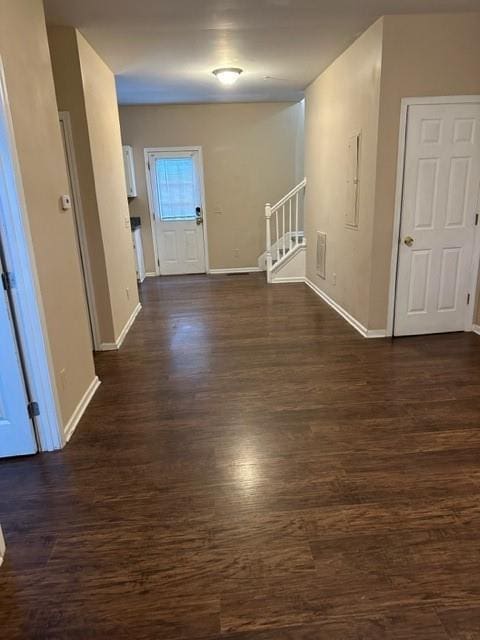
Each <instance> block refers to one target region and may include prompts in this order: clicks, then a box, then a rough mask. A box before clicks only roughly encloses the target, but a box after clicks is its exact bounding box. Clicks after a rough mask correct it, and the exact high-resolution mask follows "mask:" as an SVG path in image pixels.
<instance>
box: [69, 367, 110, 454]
mask: <svg viewBox="0 0 480 640" xmlns="http://www.w3.org/2000/svg"><path fill="white" fill-rule="evenodd" d="M100 384H101V383H100V380H99V379H98V376H95V378H94V379H93V380H92V382H91V383H90V385H89V387H88V389H87V390H86V391H85V393H84V395H83V397H82V399H81V400H80V402H79V403H78V405H77V407H76V409H75V411H74V412H73V414H72V417H71V418H70V420H69V421H68V422H67V424H66V425H65V429H64V435H65V444H66V443H67V442H68V441H69V440H70V438H71V437H72V435H73V432H74V431H75V429H76V427H77V424H78V423H79V422H80V418H81V417H82V416H83V414H84V413H85V409H86V408H87V407H88V405H89V404H90V400H91V399H92V398H93V396H94V394H95V391H96V390H97V389H98V387H99V386H100Z"/></svg>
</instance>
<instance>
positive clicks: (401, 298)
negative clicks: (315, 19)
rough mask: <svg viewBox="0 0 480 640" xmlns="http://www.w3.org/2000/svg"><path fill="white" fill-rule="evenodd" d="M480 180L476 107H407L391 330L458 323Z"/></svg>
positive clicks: (468, 298)
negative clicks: (400, 215)
mask: <svg viewBox="0 0 480 640" xmlns="http://www.w3.org/2000/svg"><path fill="white" fill-rule="evenodd" d="M479 185H480V105H479V104H474V103H470V104H468V103H463V104H436V105H435V104H423V105H412V106H410V107H409V110H408V119H407V137H406V149H405V167H404V185H403V202H402V218H401V225H400V238H399V254H398V269H397V289H396V299H395V326H394V335H397V336H401V335H414V334H424V333H443V332H447V331H463V330H464V329H465V325H466V317H467V312H468V309H469V306H468V305H474V304H475V300H473V299H472V293H473V292H472V291H471V290H470V289H471V284H470V283H471V280H472V270H475V273H476V271H477V270H478V265H473V264H472V254H473V245H474V227H475V224H476V216H477V214H478V213H480V210H479V202H478V200H479Z"/></svg>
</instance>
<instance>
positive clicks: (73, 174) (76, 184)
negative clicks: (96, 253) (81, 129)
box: [58, 111, 101, 351]
mask: <svg viewBox="0 0 480 640" xmlns="http://www.w3.org/2000/svg"><path fill="white" fill-rule="evenodd" d="M58 115H59V118H60V122H62V124H63V130H64V132H65V147H66V152H67V158H68V167H67V169H68V171H69V173H70V180H71V183H72V199H73V212H74V215H75V220H76V223H77V229H78V241H79V244H80V253H81V256H80V258H81V260H82V263H83V265H82V266H83V273H84V275H85V289H86V293H87V311H88V314H89V316H90V326H91V327H92V335H93V347H94V350H95V351H101V340H100V337H99V336H100V330H99V328H98V327H99V324H98V316H97V308H96V305H95V289H94V286H93V276H92V267H91V263H90V255H89V252H88V242H87V233H86V231H85V217H84V214H83V205H82V196H81V189H80V180H79V178H78V168H77V161H76V158H75V145H74V142H73V132H72V122H71V119H70V113H69V112H68V111H59V112H58Z"/></svg>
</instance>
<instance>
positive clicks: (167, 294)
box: [0, 274, 480, 640]
mask: <svg viewBox="0 0 480 640" xmlns="http://www.w3.org/2000/svg"><path fill="white" fill-rule="evenodd" d="M142 300H143V305H144V307H143V311H142V313H141V314H140V316H139V317H138V319H137V321H136V323H135V325H134V326H133V328H132V330H131V332H130V334H129V336H128V337H127V339H126V341H125V343H124V346H123V348H122V349H121V350H120V351H119V352H116V353H113V352H110V353H104V354H100V355H98V357H97V359H96V362H97V367H98V374H99V376H100V378H101V380H102V381H103V384H102V386H101V387H100V389H99V390H98V392H97V395H96V396H95V398H94V400H93V401H92V403H91V405H90V407H89V408H88V410H87V412H86V414H85V416H84V418H83V419H82V421H81V423H80V425H79V426H78V428H77V431H76V433H75V435H74V437H73V439H72V441H71V443H70V444H69V445H68V446H67V448H66V449H65V450H64V451H62V452H59V453H55V454H44V455H38V456H35V457H31V458H28V459H17V460H10V461H3V462H1V463H0V495H1V499H0V522H1V523H2V525H3V528H4V532H5V535H6V538H7V547H8V548H7V557H6V560H5V563H4V565H3V567H2V568H1V569H0V635H1V638H2V640H3V639H5V640H6V639H10V638H26V639H30V638H38V639H42V640H43V639H53V638H58V639H70V638H72V639H78V640H88V639H90V638H112V639H115V640H118V639H123V638H128V639H129V640H134V639H143V638H145V639H150V638H151V639H161V640H180V639H182V640H220V639H224V640H307V639H308V640H310V639H314V640H360V639H363V640H365V639H374V640H390V639H392V640H446V639H448V638H449V639H455V640H467V639H468V640H474V639H477V638H480V377H479V372H480V337H478V336H476V335H473V334H450V335H440V336H427V337H415V338H402V339H398V340H395V341H391V340H365V339H363V338H361V337H360V336H359V335H358V334H357V333H356V332H355V331H354V330H353V329H352V328H351V327H350V326H349V325H348V324H346V323H345V322H344V321H343V320H342V319H341V318H340V317H339V316H337V315H336V314H335V313H334V312H333V311H332V310H331V309H329V308H328V307H327V306H326V305H324V304H323V303H322V302H321V301H320V300H319V298H317V297H316V296H315V295H314V294H313V293H312V292H311V291H310V290H309V289H308V288H307V287H306V286H304V285H301V284H298V285H274V286H270V287H268V286H267V285H266V284H265V282H264V277H263V276H262V275H258V274H257V275H246V276H234V277H228V276H225V277H224V276H215V277H204V276H198V277H178V278H175V277H173V278H165V279H158V278H157V279H151V280H148V281H147V282H146V283H145V284H144V285H143V287H142Z"/></svg>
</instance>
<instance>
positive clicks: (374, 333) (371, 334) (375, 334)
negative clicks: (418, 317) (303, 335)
mask: <svg viewBox="0 0 480 640" xmlns="http://www.w3.org/2000/svg"><path fill="white" fill-rule="evenodd" d="M305 284H306V285H307V286H309V287H310V289H312V291H314V292H315V293H316V294H317V295H318V296H319V297H320V298H321V299H322V300H323V301H324V302H326V303H327V304H328V305H329V306H330V307H332V309H334V310H335V311H336V312H337V313H338V314H339V315H341V316H342V318H344V319H345V320H346V321H347V322H348V323H349V324H350V325H352V327H353V328H354V329H356V330H357V331H358V333H359V334H360V335H362V336H363V337H364V338H385V337H386V336H387V332H386V331H385V330H383V329H373V330H369V329H367V328H366V327H364V326H363V324H362V323H361V322H359V321H358V320H357V319H356V318H354V317H353V316H352V315H350V314H349V313H348V311H346V310H345V309H344V308H343V307H341V306H340V305H339V304H338V303H337V302H335V300H332V298H330V296H328V295H327V294H326V293H325V292H324V291H322V290H321V289H320V288H319V287H317V285H316V284H315V283H313V282H312V281H311V280H309V279H308V278H305Z"/></svg>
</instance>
